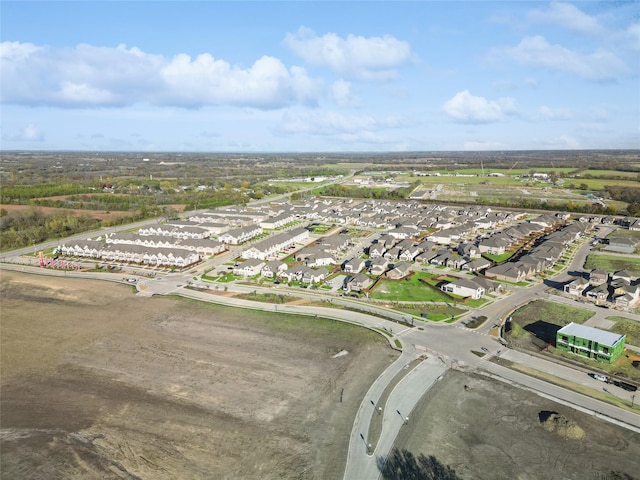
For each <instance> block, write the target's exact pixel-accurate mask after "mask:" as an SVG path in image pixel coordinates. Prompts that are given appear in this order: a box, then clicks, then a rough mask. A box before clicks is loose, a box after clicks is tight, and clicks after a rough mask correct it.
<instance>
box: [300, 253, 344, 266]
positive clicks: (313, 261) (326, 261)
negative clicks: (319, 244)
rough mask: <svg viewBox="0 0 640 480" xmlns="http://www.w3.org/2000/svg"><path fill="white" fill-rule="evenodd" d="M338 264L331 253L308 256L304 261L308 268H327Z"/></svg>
mask: <svg viewBox="0 0 640 480" xmlns="http://www.w3.org/2000/svg"><path fill="white" fill-rule="evenodd" d="M337 263H338V262H337V261H336V259H335V258H333V255H331V254H330V253H329V252H317V253H314V254H313V255H310V256H308V257H307V258H306V259H305V260H304V264H305V265H306V266H307V267H326V266H327V265H336V264H337Z"/></svg>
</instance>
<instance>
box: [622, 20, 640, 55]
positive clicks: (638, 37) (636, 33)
mask: <svg viewBox="0 0 640 480" xmlns="http://www.w3.org/2000/svg"><path fill="white" fill-rule="evenodd" d="M625 34H626V37H627V38H628V39H629V44H630V45H631V48H633V50H635V51H636V52H637V51H639V50H640V23H634V24H633V25H630V26H629V28H627V31H626V32H625Z"/></svg>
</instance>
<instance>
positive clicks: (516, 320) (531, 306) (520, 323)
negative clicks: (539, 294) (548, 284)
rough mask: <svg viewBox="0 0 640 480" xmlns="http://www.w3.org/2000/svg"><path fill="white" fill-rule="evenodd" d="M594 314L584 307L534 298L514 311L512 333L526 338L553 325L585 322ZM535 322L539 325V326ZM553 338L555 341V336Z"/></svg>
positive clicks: (562, 325) (560, 325)
mask: <svg viewBox="0 0 640 480" xmlns="http://www.w3.org/2000/svg"><path fill="white" fill-rule="evenodd" d="M592 316H593V312H591V311H590V310H585V309H583V308H577V307H572V306H570V305H565V304H562V303H555V302H549V301H546V300H534V301H533V302H530V303H527V304H526V305H524V306H523V307H521V308H519V309H517V310H516V311H515V312H513V314H512V316H511V320H512V322H511V323H512V331H511V335H512V336H514V337H517V338H525V337H528V336H531V335H532V332H535V331H538V330H542V329H545V328H547V329H548V327H550V326H552V325H555V326H558V327H564V326H565V325H567V324H569V322H574V323H584V322H585V321H587V320H588V319H589V318H591V317H592ZM534 324H536V325H539V328H538V327H536V326H535V325H534ZM543 333H546V332H543ZM554 335H555V333H554ZM539 336H540V335H539ZM550 340H552V339H551V338H549V339H547V341H550ZM553 340H554V341H555V336H554V337H553Z"/></svg>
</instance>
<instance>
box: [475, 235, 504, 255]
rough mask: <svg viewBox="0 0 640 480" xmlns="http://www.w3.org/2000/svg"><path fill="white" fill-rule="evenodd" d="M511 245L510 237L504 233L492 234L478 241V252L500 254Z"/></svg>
mask: <svg viewBox="0 0 640 480" xmlns="http://www.w3.org/2000/svg"><path fill="white" fill-rule="evenodd" d="M510 246H511V239H510V238H509V237H508V236H506V235H500V234H496V235H492V236H491V237H489V238H484V239H482V240H480V242H479V243H478V248H479V249H480V253H488V254H489V255H502V254H504V252H505V251H506V250H507V248H509V247H510Z"/></svg>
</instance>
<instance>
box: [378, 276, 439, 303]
mask: <svg viewBox="0 0 640 480" xmlns="http://www.w3.org/2000/svg"><path fill="white" fill-rule="evenodd" d="M432 276H433V275H430V274H427V273H417V274H415V275H412V276H411V277H409V278H406V279H404V280H395V281H394V280H380V281H379V282H378V283H377V285H376V288H375V290H374V291H373V292H371V293H370V295H369V296H370V297H371V298H373V299H374V300H391V301H397V302H445V301H447V297H445V296H444V295H442V294H440V293H438V292H436V291H434V290H433V289H431V288H430V287H428V286H427V285H425V284H424V283H423V282H421V281H420V279H421V278H430V277H432Z"/></svg>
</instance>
